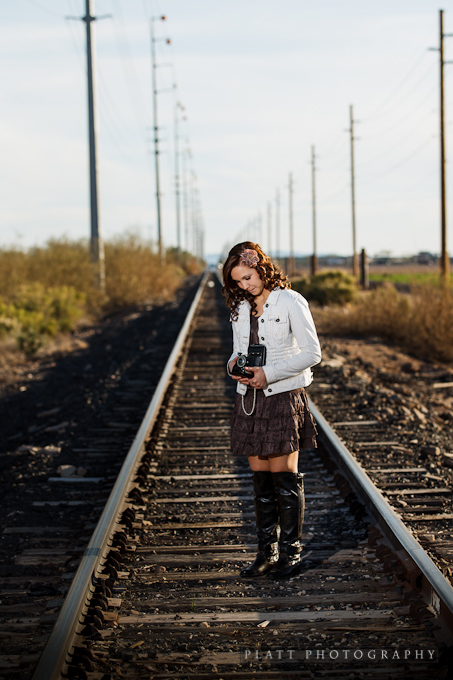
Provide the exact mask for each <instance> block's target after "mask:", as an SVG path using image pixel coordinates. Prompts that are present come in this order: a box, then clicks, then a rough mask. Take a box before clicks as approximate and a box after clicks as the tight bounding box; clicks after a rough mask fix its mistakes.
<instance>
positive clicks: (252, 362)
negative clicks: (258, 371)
mask: <svg viewBox="0 0 453 680" xmlns="http://www.w3.org/2000/svg"><path fill="white" fill-rule="evenodd" d="M265 363H266V346H265V345H249V348H248V350H247V354H241V353H240V352H239V354H238V358H237V361H236V363H235V364H234V366H233V370H232V371H231V373H232V375H242V376H243V377H244V378H253V375H254V374H253V373H252V372H250V371H247V370H246V367H247V366H264V364H265Z"/></svg>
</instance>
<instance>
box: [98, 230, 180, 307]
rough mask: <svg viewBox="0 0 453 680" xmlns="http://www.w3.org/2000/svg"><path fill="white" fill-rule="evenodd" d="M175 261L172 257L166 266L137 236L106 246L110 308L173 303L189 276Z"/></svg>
mask: <svg viewBox="0 0 453 680" xmlns="http://www.w3.org/2000/svg"><path fill="white" fill-rule="evenodd" d="M175 259H176V256H175V255H174V254H171V253H170V255H169V256H168V258H166V260H165V262H164V263H162V262H161V261H160V258H159V256H158V255H157V253H155V252H153V250H152V249H151V248H150V246H149V245H147V244H146V243H144V242H143V241H142V240H141V239H140V238H138V237H137V236H135V235H134V234H128V235H126V236H122V237H120V238H117V239H115V240H113V241H110V242H109V243H106V245H105V270H106V281H105V284H106V296H107V303H106V308H107V309H120V308H122V307H128V306H130V305H133V304H137V303H146V302H150V301H151V300H168V299H170V298H171V297H172V295H173V294H174V292H175V290H176V289H177V288H178V287H179V286H180V285H181V282H182V280H183V278H184V276H185V271H184V270H183V269H182V267H181V266H179V265H178V264H176V262H175Z"/></svg>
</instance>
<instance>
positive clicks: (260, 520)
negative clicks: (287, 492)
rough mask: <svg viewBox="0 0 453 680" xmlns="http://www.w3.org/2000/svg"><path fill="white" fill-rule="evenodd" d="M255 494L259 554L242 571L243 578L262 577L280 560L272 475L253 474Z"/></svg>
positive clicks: (259, 472) (264, 472)
mask: <svg viewBox="0 0 453 680" xmlns="http://www.w3.org/2000/svg"><path fill="white" fill-rule="evenodd" d="M253 489H254V494H255V516H256V533H257V536H258V553H257V555H256V559H255V561H254V562H253V564H251V565H250V566H248V567H246V568H245V569H242V571H241V576H262V575H263V574H266V573H267V572H268V571H270V570H271V569H272V567H273V566H274V565H275V564H276V562H277V559H278V538H277V525H278V512H277V501H276V498H275V492H274V485H273V482H272V473H271V472H268V471H261V470H259V471H257V472H254V473H253Z"/></svg>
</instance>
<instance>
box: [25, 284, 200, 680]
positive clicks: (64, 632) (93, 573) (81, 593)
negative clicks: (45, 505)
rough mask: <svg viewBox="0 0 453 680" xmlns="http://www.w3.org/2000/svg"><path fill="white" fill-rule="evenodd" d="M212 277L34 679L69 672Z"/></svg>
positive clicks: (180, 339)
mask: <svg viewBox="0 0 453 680" xmlns="http://www.w3.org/2000/svg"><path fill="white" fill-rule="evenodd" d="M208 277H209V272H205V274H204V276H203V279H202V281H201V283H200V285H199V288H198V291H197V293H196V295H195V298H194V300H193V302H192V304H191V307H190V310H189V312H188V314H187V317H186V319H185V322H184V325H183V327H182V328H181V330H180V332H179V335H178V338H177V340H176V343H175V345H174V347H173V350H172V352H171V354H170V357H169V358H168V360H167V363H166V365H165V369H164V372H163V373H162V376H161V378H160V380H159V382H158V384H157V387H156V390H155V392H154V395H153V398H152V400H151V402H150V404H149V406H148V409H147V411H146V414H145V416H144V418H143V420H142V422H141V425H140V428H139V430H138V432H137V434H136V436H135V439H134V441H133V443H132V446H131V448H130V449H129V452H128V454H127V456H126V458H125V460H124V463H123V465H122V467H121V470H120V472H119V475H118V478H117V480H116V482H115V485H114V487H113V489H112V491H111V493H110V496H109V498H108V500H107V504H106V506H105V508H104V510H103V512H102V515H101V517H100V519H99V522H98V524H97V526H96V528H95V530H94V532H93V534H92V537H91V539H90V542H89V544H88V547H87V549H86V550H85V552H84V554H83V557H82V561H81V563H80V566H79V568H78V569H77V572H76V575H75V577H74V580H73V582H72V584H71V587H70V589H69V591H68V594H67V596H66V599H65V601H64V604H63V607H62V608H61V612H60V614H59V616H58V619H57V621H56V623H55V626H54V628H53V630H52V633H51V635H50V637H49V640H48V641H47V644H46V646H45V648H44V650H43V652H42V655H41V657H40V659H39V662H38V665H37V667H36V669H35V673H34V675H33V680H59V679H60V678H61V677H62V675H63V673H64V672H66V670H67V662H68V659H67V657H68V654H69V653H70V650H71V648H72V646H73V643H74V638H75V636H76V635H77V634H78V633H80V631H81V630H82V628H83V625H84V624H83V617H84V615H85V614H86V611H87V609H88V604H89V600H90V597H91V596H92V594H93V592H94V590H95V586H96V577H97V575H98V572H99V571H100V567H101V566H102V564H103V562H105V560H106V557H107V554H108V552H109V550H110V546H109V542H110V541H111V539H112V536H113V534H114V533H115V530H116V527H117V525H118V522H119V519H120V516H121V513H122V512H123V510H124V508H125V507H126V506H127V503H126V500H125V496H126V494H127V493H128V492H129V491H130V489H131V488H132V487H134V486H136V484H135V483H134V482H133V481H132V478H133V476H134V473H135V471H136V470H137V468H138V465H139V463H140V454H141V453H143V451H144V443H145V440H146V439H147V437H148V435H149V433H150V432H151V429H152V427H153V425H154V423H155V422H156V419H157V416H158V413H159V409H160V406H161V404H162V401H163V399H164V396H165V393H166V391H167V388H168V385H169V382H170V379H171V377H172V375H173V373H174V370H175V368H176V363H177V360H178V358H179V355H180V354H181V351H182V348H183V346H184V342H185V340H186V337H187V334H188V331H189V328H190V324H191V323H192V320H193V317H194V315H195V312H196V309H197V307H198V303H199V301H200V298H201V295H202V293H203V290H204V287H205V284H206V281H207V279H208ZM63 677H64V675H63Z"/></svg>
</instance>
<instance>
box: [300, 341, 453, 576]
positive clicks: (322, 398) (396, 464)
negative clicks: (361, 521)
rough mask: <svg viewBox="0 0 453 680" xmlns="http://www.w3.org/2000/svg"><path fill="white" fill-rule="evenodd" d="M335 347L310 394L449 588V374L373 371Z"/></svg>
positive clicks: (452, 445)
mask: <svg viewBox="0 0 453 680" xmlns="http://www.w3.org/2000/svg"><path fill="white" fill-rule="evenodd" d="M332 349H333V348H332V347H330V348H329V350H330V356H329V355H327V356H326V357H325V359H324V360H323V363H322V364H321V366H320V367H319V368H318V369H317V372H316V378H317V379H316V383H315V384H314V385H313V389H312V390H311V394H312V397H313V398H314V400H315V402H316V404H317V406H318V408H319V409H320V410H321V411H322V413H323V415H324V417H325V418H326V420H328V421H329V422H330V423H331V426H332V428H333V429H334V431H335V433H336V435H337V436H338V437H339V438H340V439H341V441H342V442H343V443H344V445H345V446H346V447H347V448H348V450H349V451H351V452H352V453H353V454H354V457H355V459H356V460H357V461H358V462H359V463H360V464H361V466H363V468H364V470H366V472H367V474H368V475H369V476H370V478H371V479H372V481H373V482H374V483H375V484H376V486H378V487H379V489H380V490H381V491H382V493H383V495H384V496H385V498H386V499H387V500H388V502H389V503H390V504H391V506H392V507H393V509H394V510H395V512H397V514H398V515H399V516H400V517H401V519H402V521H403V522H404V523H405V525H406V526H408V527H409V528H410V531H411V532H412V533H413V535H414V536H415V537H416V538H417V540H418V541H419V542H420V543H421V544H422V545H423V548H424V549H425V550H426V551H427V553H428V554H429V555H430V557H431V558H432V559H433V561H434V562H435V564H436V565H437V566H438V568H439V569H440V570H441V571H442V572H443V574H444V575H445V577H446V578H447V579H449V581H450V583H452V584H453V560H452V558H453V539H452V537H453V506H452V489H453V468H452V467H451V465H453V462H452V463H451V462H450V459H452V458H453V456H452V455H451V454H449V453H448V452H449V451H453V440H452V436H451V432H452V430H451V416H450V411H449V410H448V406H449V403H450V402H451V401H452V399H451V396H450V395H451V394H453V382H451V374H450V371H449V370H446V369H445V368H442V367H438V368H437V370H433V368H432V367H426V368H425V370H424V371H423V366H421V367H417V366H415V367H412V366H409V369H411V370H410V372H409V373H408V372H405V371H404V370H403V371H401V370H400V371H399V372H397V370H393V371H392V372H390V373H387V372H385V370H383V369H384V366H382V369H381V371H379V372H376V373H375V374H372V373H370V372H369V370H367V366H366V365H365V366H364V364H366V362H364V361H362V360H360V359H359V360H357V359H356V358H355V357H354V358H353V360H352V361H348V358H347V356H346V355H344V356H342V357H340V356H338V355H337V354H335V351H332ZM391 353H392V350H391V348H389V355H390V356H391ZM326 354H327V353H326ZM392 358H394V357H392ZM383 359H384V361H385V357H383ZM414 361H415V360H414ZM400 365H401V363H400ZM403 368H407V364H406V365H405V364H403ZM417 369H418V370H417ZM427 406H428V407H429V408H427ZM445 450H446V451H447V452H445Z"/></svg>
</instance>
